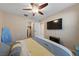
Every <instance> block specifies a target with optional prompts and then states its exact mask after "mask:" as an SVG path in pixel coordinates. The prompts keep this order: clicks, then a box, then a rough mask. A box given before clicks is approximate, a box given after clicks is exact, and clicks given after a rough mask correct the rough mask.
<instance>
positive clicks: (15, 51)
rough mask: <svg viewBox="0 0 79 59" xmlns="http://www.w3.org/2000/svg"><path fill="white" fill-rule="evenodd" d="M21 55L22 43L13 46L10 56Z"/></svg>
mask: <svg viewBox="0 0 79 59" xmlns="http://www.w3.org/2000/svg"><path fill="white" fill-rule="evenodd" d="M20 53H21V43H20V42H15V43H13V44H12V46H11V50H10V53H9V56H19V55H20Z"/></svg>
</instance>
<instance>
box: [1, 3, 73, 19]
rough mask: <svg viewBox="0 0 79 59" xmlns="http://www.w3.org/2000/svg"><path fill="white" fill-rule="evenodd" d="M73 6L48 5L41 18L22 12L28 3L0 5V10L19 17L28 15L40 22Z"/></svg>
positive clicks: (63, 4)
mask: <svg viewBox="0 0 79 59" xmlns="http://www.w3.org/2000/svg"><path fill="white" fill-rule="evenodd" d="M72 5H74V4H73V3H49V4H48V6H47V7H45V8H44V9H43V10H42V12H43V13H44V16H41V15H40V14H36V15H35V16H32V12H29V11H25V10H22V9H23V8H27V7H28V6H29V3H24V4H23V3H2V4H1V3H0V10H4V11H6V12H9V13H12V14H17V15H20V16H23V14H28V15H29V16H28V17H29V18H31V19H35V20H42V19H43V18H44V17H48V16H51V15H53V14H55V13H57V12H59V11H61V10H63V9H65V8H68V7H70V6H72Z"/></svg>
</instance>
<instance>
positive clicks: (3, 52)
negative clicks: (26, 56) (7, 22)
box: [0, 43, 10, 56]
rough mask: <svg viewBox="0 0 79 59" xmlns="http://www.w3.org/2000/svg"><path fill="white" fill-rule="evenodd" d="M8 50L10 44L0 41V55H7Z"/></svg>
mask: <svg viewBox="0 0 79 59" xmlns="http://www.w3.org/2000/svg"><path fill="white" fill-rule="evenodd" d="M9 51H10V46H9V45H6V44H4V43H1V47H0V56H8V54H9Z"/></svg>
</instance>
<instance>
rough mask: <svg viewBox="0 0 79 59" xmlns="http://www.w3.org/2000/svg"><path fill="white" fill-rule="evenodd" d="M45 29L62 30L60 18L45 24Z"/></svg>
mask: <svg viewBox="0 0 79 59" xmlns="http://www.w3.org/2000/svg"><path fill="white" fill-rule="evenodd" d="M47 29H49V30H53V29H62V18H60V19H56V20H53V21H49V22H47Z"/></svg>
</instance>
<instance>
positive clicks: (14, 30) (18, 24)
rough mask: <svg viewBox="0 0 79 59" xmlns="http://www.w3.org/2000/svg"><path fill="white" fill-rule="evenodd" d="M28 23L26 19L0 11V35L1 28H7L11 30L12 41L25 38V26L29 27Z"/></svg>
mask: <svg viewBox="0 0 79 59" xmlns="http://www.w3.org/2000/svg"><path fill="white" fill-rule="evenodd" d="M1 21H2V22H1ZM29 21H30V19H28V18H26V17H22V16H18V15H14V14H10V13H7V12H4V11H1V12H0V34H1V29H2V27H4V26H7V27H9V29H10V30H11V34H12V41H16V40H21V39H24V38H27V25H29V24H28V22H29ZM1 25H2V26H1ZM0 37H1V36H0Z"/></svg>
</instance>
